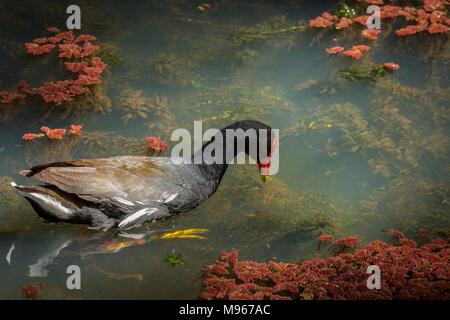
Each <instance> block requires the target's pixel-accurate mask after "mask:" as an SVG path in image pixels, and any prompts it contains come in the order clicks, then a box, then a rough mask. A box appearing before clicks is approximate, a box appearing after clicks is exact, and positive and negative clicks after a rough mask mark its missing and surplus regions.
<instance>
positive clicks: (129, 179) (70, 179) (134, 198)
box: [13, 120, 270, 229]
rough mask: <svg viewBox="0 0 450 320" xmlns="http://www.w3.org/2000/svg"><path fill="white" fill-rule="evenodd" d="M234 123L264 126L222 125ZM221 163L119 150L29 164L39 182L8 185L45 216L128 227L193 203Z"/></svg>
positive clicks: (210, 187) (209, 190)
mask: <svg viewBox="0 0 450 320" xmlns="http://www.w3.org/2000/svg"><path fill="white" fill-rule="evenodd" d="M236 127H238V128H243V129H244V130H245V129H246V128H253V127H256V129H258V128H260V127H264V128H269V129H270V127H268V126H266V125H264V124H262V123H260V122H257V121H250V120H247V121H239V122H236V123H234V124H232V125H231V126H228V127H227V128H236ZM224 129H226V128H224ZM224 129H222V130H224ZM269 134H270V132H269ZM269 141H270V140H269ZM207 144H208V143H206V144H205V146H206V145H207ZM205 146H204V147H205ZM226 168H227V164H211V165H207V164H186V163H185V164H174V163H173V162H172V159H170V158H167V157H140V156H120V157H111V158H103V159H89V160H73V161H64V162H56V163H50V164H44V165H39V166H35V167H33V168H31V169H29V170H23V171H21V172H20V173H21V174H22V175H24V176H27V177H30V178H33V179H36V180H39V181H42V182H44V183H45V184H44V185H42V186H17V185H15V184H13V186H14V187H15V188H16V189H17V190H19V191H20V192H21V193H22V194H23V195H24V197H25V198H26V199H27V200H28V201H29V202H30V204H31V205H32V206H33V208H34V209H35V211H36V212H37V213H38V214H39V215H40V216H41V217H43V218H45V219H46V220H50V221H65V222H70V223H85V224H89V225H91V226H92V227H93V228H97V229H110V228H113V227H118V228H121V229H129V228H133V227H137V226H140V225H142V224H143V223H146V222H149V221H155V220H158V219H162V218H168V217H170V216H173V215H177V214H179V213H182V212H185V211H188V210H190V209H192V208H195V207H196V206H198V205H199V204H200V203H202V202H203V201H205V200H206V199H208V198H209V197H210V196H211V195H212V194H213V193H214V192H215V191H216V190H217V188H218V186H219V184H220V181H221V179H222V177H223V174H224V173H225V170H226Z"/></svg>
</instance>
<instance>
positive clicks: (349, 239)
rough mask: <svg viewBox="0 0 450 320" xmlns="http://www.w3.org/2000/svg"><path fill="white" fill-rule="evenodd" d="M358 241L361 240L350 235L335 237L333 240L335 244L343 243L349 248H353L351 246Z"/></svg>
mask: <svg viewBox="0 0 450 320" xmlns="http://www.w3.org/2000/svg"><path fill="white" fill-rule="evenodd" d="M358 242H361V239H358V238H356V237H352V236H348V237H345V238H342V239H337V240H335V241H334V243H336V244H343V245H345V246H347V247H350V248H353V246H354V245H355V244H356V243H358Z"/></svg>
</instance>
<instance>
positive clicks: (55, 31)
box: [47, 27, 60, 33]
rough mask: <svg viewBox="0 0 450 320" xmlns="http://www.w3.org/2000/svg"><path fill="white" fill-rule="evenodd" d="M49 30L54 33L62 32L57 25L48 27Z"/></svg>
mask: <svg viewBox="0 0 450 320" xmlns="http://www.w3.org/2000/svg"><path fill="white" fill-rule="evenodd" d="M47 31H48V32H52V33H59V32H60V31H59V29H58V28H55V27H48V28H47Z"/></svg>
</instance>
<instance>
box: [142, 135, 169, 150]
mask: <svg viewBox="0 0 450 320" xmlns="http://www.w3.org/2000/svg"><path fill="white" fill-rule="evenodd" d="M145 139H146V140H147V142H148V143H149V144H148V145H147V148H150V149H153V150H155V151H162V150H164V149H168V148H169V146H168V145H167V144H165V143H164V142H162V141H160V139H159V138H155V137H146V138H145Z"/></svg>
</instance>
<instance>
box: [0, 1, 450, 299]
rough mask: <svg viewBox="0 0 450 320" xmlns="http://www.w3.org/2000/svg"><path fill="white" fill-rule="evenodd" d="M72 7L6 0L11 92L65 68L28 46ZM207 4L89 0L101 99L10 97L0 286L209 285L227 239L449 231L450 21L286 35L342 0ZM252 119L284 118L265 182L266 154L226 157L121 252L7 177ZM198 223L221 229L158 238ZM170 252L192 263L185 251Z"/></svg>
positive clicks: (300, 242)
mask: <svg viewBox="0 0 450 320" xmlns="http://www.w3.org/2000/svg"><path fill="white" fill-rule="evenodd" d="M69 4H72V2H70V3H69V2H65V1H54V2H53V4H52V2H51V1H50V2H48V1H47V2H45V4H44V3H42V4H36V3H35V2H33V1H21V3H20V6H19V4H15V3H6V2H4V1H2V2H0V12H1V19H0V24H1V28H0V61H1V64H0V90H10V89H11V88H13V86H14V85H15V84H17V83H18V82H19V81H20V80H22V79H26V80H27V81H28V83H30V85H31V86H40V85H41V83H42V82H43V81H56V80H59V79H62V78H63V77H64V76H67V73H64V69H63V67H61V65H60V62H59V61H58V60H57V59H56V58H55V56H51V55H50V56H48V57H47V56H42V57H40V56H38V57H31V56H28V55H26V53H25V49H24V48H23V43H24V42H31V41H32V40H33V39H35V38H38V37H42V36H45V35H46V32H45V28H46V27H48V26H56V27H60V28H61V29H63V27H64V24H65V19H66V14H65V8H66V7H67V5H69ZM199 4H200V3H194V2H192V1H182V0H180V1H146V2H144V1H142V2H139V1H127V2H126V5H125V4H124V3H123V2H119V1H114V2H113V1H105V2H103V1H85V2H79V5H80V7H81V10H82V30H81V31H82V33H87V34H93V35H95V36H96V37H97V39H98V40H97V41H96V43H97V44H100V45H101V46H102V52H103V55H102V58H103V60H104V61H105V62H106V63H107V64H108V68H107V70H106V71H105V72H104V74H103V75H102V79H103V82H102V83H101V84H100V85H98V87H97V88H96V90H97V91H96V95H95V96H94V98H95V99H93V100H92V101H90V102H86V101H85V100H82V101H78V102H76V103H74V104H72V105H70V106H64V105H63V106H61V107H57V108H54V109H50V108H49V107H48V106H47V105H46V104H44V103H42V102H41V101H39V100H32V99H27V100H26V101H25V102H24V103H23V104H22V105H21V106H20V110H19V109H18V110H13V111H17V112H16V113H15V112H13V111H12V112H11V113H10V114H8V115H7V114H6V112H4V110H2V111H1V112H2V119H3V121H2V123H1V125H0V132H1V135H0V163H1V166H0V176H1V177H0V182H1V185H0V219H1V223H0V255H1V262H0V283H1V289H2V290H1V291H0V298H1V299H11V298H12V299H14V298H21V294H20V291H19V289H20V288H21V287H22V286H24V285H28V284H32V283H34V282H37V281H42V282H44V283H45V285H46V287H45V289H44V290H42V293H41V295H40V296H39V297H40V298H43V299H66V298H83V299H93V298H124V299H183V298H184V299H186V298H187V299H196V298H198V296H199V293H200V292H201V289H202V283H201V281H202V278H201V273H200V271H201V270H202V268H203V266H205V265H208V264H211V263H213V262H215V260H216V259H217V257H218V255H219V252H220V251H222V250H231V249H236V250H239V252H240V256H242V257H245V258H248V259H253V260H257V261H266V260H267V259H270V258H272V257H277V259H278V261H286V262H298V261H299V260H301V259H307V258H312V257H314V256H316V249H317V240H316V237H317V236H318V235H320V234H334V235H335V236H337V237H339V236H345V235H354V236H358V237H360V238H361V239H362V240H363V242H369V241H372V240H375V239H381V240H386V239H388V237H387V236H386V235H385V234H384V233H382V232H381V230H382V229H390V228H394V229H399V230H400V231H404V232H406V234H407V236H409V237H411V238H414V237H416V234H417V231H418V230H419V229H426V230H429V231H432V232H433V233H434V234H435V235H440V236H443V237H448V231H449V206H448V198H449V190H448V188H449V184H448V181H449V166H448V163H449V161H448V160H449V154H448V150H449V140H448V139H449V125H448V123H449V122H448V120H449V109H448V105H449V93H448V84H449V82H448V61H450V60H449V57H448V55H449V50H448V49H449V47H448V41H447V38H446V36H445V35H443V36H438V35H437V36H430V35H428V34H422V35H419V36H417V37H414V38H411V39H406V40H405V39H399V38H398V37H397V36H395V35H393V34H392V32H391V33H389V30H390V28H391V27H392V24H389V25H383V26H382V30H383V28H386V29H384V30H386V36H380V37H379V39H378V40H377V41H374V42H370V41H368V40H365V41H362V38H360V29H359V28H356V29H355V30H357V31H351V30H345V31H342V32H341V33H336V32H333V31H324V32H319V31H315V30H310V29H298V30H296V31H286V32H285V31H280V30H282V29H286V28H288V27H292V26H301V25H303V24H305V21H306V23H307V21H308V20H309V19H313V18H315V17H316V16H318V15H320V14H321V13H322V12H323V11H332V10H333V9H336V8H337V7H338V6H337V4H335V3H333V2H332V1H329V2H328V3H325V2H324V3H322V4H320V5H319V4H313V3H312V2H310V1H283V3H282V4H280V3H277V2H276V1H274V2H267V1H265V2H256V1H255V2H251V1H226V2H225V1H216V2H214V3H211V8H210V9H208V10H206V11H205V12H201V11H199V10H198V9H197V6H198V5H199ZM302 21H303V22H302ZM236 31H238V32H236ZM333 39H336V41H334V40H333ZM356 44H367V45H370V46H371V50H370V51H369V52H368V53H367V54H365V56H364V58H362V59H361V60H359V61H354V60H352V59H351V58H349V57H342V56H341V57H330V56H329V55H328V54H327V53H326V52H325V48H330V47H333V46H335V45H342V46H345V47H350V46H352V45H356ZM385 62H395V63H397V64H399V65H400V66H401V68H400V70H399V71H397V72H395V73H392V74H389V75H388V76H386V77H384V78H382V79H378V80H377V81H373V82H370V81H369V82H364V83H352V82H350V81H348V80H345V79H342V78H341V77H340V75H339V72H338V70H339V69H343V68H348V67H352V66H367V65H371V64H380V63H385ZM137 108H143V111H142V110H141V111H142V112H143V115H142V113H141V114H139V113H138V112H137V111H136V110H138V109H137ZM99 110H103V111H104V114H102V113H101V112H98V111H99ZM247 118H252V119H257V120H260V121H263V122H265V123H268V124H270V125H271V126H272V127H273V128H279V129H280V133H281V140H280V171H279V173H278V174H277V175H276V176H274V177H273V178H272V179H271V180H270V181H268V182H267V183H266V184H262V183H261V181H260V178H259V176H258V171H257V168H256V166H255V165H247V166H231V167H230V168H229V170H228V172H227V173H226V175H225V178H224V180H223V182H222V184H221V186H220V188H219V190H218V191H217V193H216V194H215V195H214V196H213V197H212V198H211V199H209V200H208V201H207V202H205V203H204V204H202V205H201V206H199V207H198V208H196V209H195V210H192V211H190V212H188V213H186V214H184V215H181V216H179V217H177V218H174V219H172V220H170V221H166V222H159V223H156V224H152V225H149V226H147V227H146V228H140V229H138V230H133V232H134V233H148V234H149V235H150V237H151V239H152V240H150V241H148V242H147V243H145V244H142V245H137V244H136V243H134V245H131V246H130V247H126V248H123V249H122V250H120V251H118V252H114V253H112V252H108V250H103V249H102V248H104V247H105V244H111V243H113V242H112V241H117V243H118V242H127V241H131V240H130V239H129V238H125V237H123V235H121V234H115V233H113V232H102V231H93V230H87V228H86V227H85V226H75V225H67V224H51V223H45V222H44V221H43V220H41V219H40V218H38V217H37V215H36V214H35V213H34V211H33V210H32V209H31V207H30V206H29V205H28V203H27V202H26V201H25V200H24V199H22V198H20V197H19V196H18V195H17V194H16V193H15V192H14V191H13V190H12V188H11V187H10V186H9V182H10V181H12V180H15V181H17V182H18V183H31V181H26V179H25V178H23V177H21V176H19V175H18V171H19V170H21V169H25V168H28V167H29V166H30V165H36V164H39V163H44V162H48V161H57V160H66V159H69V158H72V159H76V158H91V157H105V156H114V155H120V154H145V139H144V137H146V136H156V137H161V139H162V140H163V141H165V142H167V143H169V145H170V146H173V145H174V144H175V143H174V142H171V143H170V134H171V132H172V130H174V129H176V128H186V129H188V130H190V131H192V130H193V122H194V120H202V121H203V127H204V129H206V128H212V127H214V128H221V127H224V126H226V125H227V124H229V123H231V122H233V121H235V120H240V119H247ZM73 123H75V124H82V125H83V130H84V133H83V136H82V137H80V138H78V140H76V139H75V140H64V141H63V142H51V143H47V144H45V143H41V142H39V143H36V144H34V143H35V141H32V142H31V143H28V144H23V143H22V141H21V137H22V135H23V134H25V133H28V132H39V128H40V127H41V126H44V125H46V126H48V127H51V128H67V127H68V126H69V125H70V124H73ZM193 228H205V229H209V232H207V233H206V234H204V235H205V236H206V238H207V239H159V240H158V235H160V234H163V233H166V232H173V231H176V230H185V229H193ZM112 239H116V240H112ZM13 244H14V248H15V249H14V250H13V251H12V252H11V255H10V263H8V262H7V259H6V257H7V254H8V252H9V251H10V248H11V246H12V245H13ZM170 257H172V258H178V259H180V260H181V261H182V262H183V263H181V264H174V265H172V264H170V263H169V260H170ZM69 265H78V266H80V268H81V272H82V289H81V290H68V289H67V287H66V279H67V277H68V276H69V275H68V274H66V269H67V267H68V266H69Z"/></svg>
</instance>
